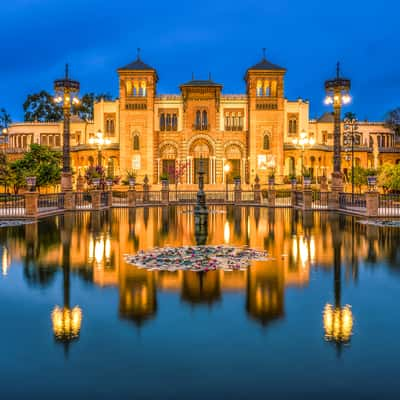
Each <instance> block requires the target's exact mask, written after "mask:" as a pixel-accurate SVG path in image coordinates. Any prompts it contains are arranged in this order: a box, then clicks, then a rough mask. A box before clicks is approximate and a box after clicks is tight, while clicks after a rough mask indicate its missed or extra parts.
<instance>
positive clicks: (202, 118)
mask: <svg viewBox="0 0 400 400" xmlns="http://www.w3.org/2000/svg"><path fill="white" fill-rule="evenodd" d="M193 129H195V130H197V131H205V130H208V129H209V125H208V114H207V111H206V110H197V111H196V115H195V121H194V125H193Z"/></svg>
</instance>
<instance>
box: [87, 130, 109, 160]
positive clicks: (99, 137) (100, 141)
mask: <svg viewBox="0 0 400 400" xmlns="http://www.w3.org/2000/svg"><path fill="white" fill-rule="evenodd" d="M89 143H90V144H95V145H97V165H98V166H99V167H101V166H102V148H103V146H104V145H109V144H110V143H111V140H110V139H107V138H105V137H104V134H103V132H101V131H100V130H98V131H97V133H96V136H95V137H92V138H90V139H89Z"/></svg>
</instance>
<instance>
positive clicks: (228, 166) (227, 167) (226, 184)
mask: <svg viewBox="0 0 400 400" xmlns="http://www.w3.org/2000/svg"><path fill="white" fill-rule="evenodd" d="M230 170H231V165H230V164H229V163H226V164H225V165H224V172H225V200H226V201H228V175H229V172H230Z"/></svg>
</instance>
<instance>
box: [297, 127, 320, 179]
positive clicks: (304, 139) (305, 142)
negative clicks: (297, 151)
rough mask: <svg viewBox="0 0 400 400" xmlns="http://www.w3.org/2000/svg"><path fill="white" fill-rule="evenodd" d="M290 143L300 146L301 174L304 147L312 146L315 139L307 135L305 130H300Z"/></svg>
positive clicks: (302, 171)
mask: <svg viewBox="0 0 400 400" xmlns="http://www.w3.org/2000/svg"><path fill="white" fill-rule="evenodd" d="M292 143H293V144H294V145H295V146H300V148H301V174H303V173H304V149H305V147H306V146H314V144H315V139H314V138H313V137H308V134H307V132H304V131H303V132H301V133H300V137H299V138H294V139H293V140H292Z"/></svg>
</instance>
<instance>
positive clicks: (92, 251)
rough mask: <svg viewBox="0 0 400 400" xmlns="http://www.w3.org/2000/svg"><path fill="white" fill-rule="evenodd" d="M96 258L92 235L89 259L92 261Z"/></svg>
mask: <svg viewBox="0 0 400 400" xmlns="http://www.w3.org/2000/svg"><path fill="white" fill-rule="evenodd" d="M93 258H94V240H93V238H92V237H91V238H90V239H89V261H92V260H93Z"/></svg>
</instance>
